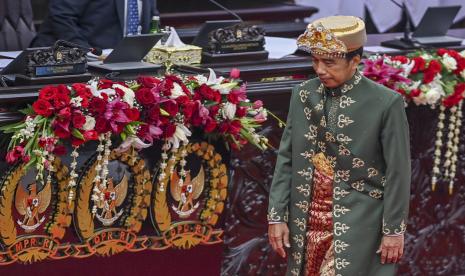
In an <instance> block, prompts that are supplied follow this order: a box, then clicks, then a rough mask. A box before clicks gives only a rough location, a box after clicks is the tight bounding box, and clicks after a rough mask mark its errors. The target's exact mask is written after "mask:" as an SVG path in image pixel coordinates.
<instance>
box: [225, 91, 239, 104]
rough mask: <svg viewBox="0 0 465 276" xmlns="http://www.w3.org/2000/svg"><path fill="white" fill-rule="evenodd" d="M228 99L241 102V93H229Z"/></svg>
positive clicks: (234, 102) (233, 102)
mask: <svg viewBox="0 0 465 276" xmlns="http://www.w3.org/2000/svg"><path fill="white" fill-rule="evenodd" d="M227 98H228V101H229V102H230V103H232V104H238V103H239V94H237V93H232V92H231V93H229V94H228V97H227Z"/></svg>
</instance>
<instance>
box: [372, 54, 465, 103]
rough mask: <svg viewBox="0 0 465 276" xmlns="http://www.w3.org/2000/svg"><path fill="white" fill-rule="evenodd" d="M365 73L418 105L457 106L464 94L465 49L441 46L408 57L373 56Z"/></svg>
mask: <svg viewBox="0 0 465 276" xmlns="http://www.w3.org/2000/svg"><path fill="white" fill-rule="evenodd" d="M363 74H364V75H365V76H366V77H368V78H370V79H372V80H374V81H376V82H378V83H380V84H383V85H385V86H387V87H389V88H391V89H393V90H395V91H397V92H399V93H401V94H402V95H403V96H404V97H405V99H406V100H408V101H413V102H414V103H415V104H416V105H427V104H428V105H431V106H432V107H435V106H438V105H441V104H442V105H444V106H445V107H447V108H450V107H452V106H454V105H458V104H459V102H460V101H461V100H463V98H464V97H465V93H464V92H465V51H462V52H460V53H458V52H457V51H455V50H448V49H438V50H437V51H435V52H427V51H419V52H415V53H413V54H411V55H409V56H393V57H391V56H379V55H378V56H372V57H370V58H368V59H366V60H365V61H364V66H363Z"/></svg>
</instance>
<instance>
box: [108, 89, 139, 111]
mask: <svg viewBox="0 0 465 276" xmlns="http://www.w3.org/2000/svg"><path fill="white" fill-rule="evenodd" d="M113 88H114V89H116V88H119V89H121V90H122V91H123V92H124V95H123V101H125V102H126V103H128V104H129V106H130V107H133V106H134V97H135V96H136V95H135V94H134V91H132V89H131V88H128V87H126V86H123V85H121V84H113Z"/></svg>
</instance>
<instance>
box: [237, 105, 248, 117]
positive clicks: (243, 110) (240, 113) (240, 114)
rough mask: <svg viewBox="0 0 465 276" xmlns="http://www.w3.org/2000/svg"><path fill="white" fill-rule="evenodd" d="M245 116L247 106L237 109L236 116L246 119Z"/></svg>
mask: <svg viewBox="0 0 465 276" xmlns="http://www.w3.org/2000/svg"><path fill="white" fill-rule="evenodd" d="M245 115H247V107H245V106H239V107H238V108H237V109H236V116H237V117H239V118H242V117H244V116H245Z"/></svg>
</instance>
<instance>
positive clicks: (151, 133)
mask: <svg viewBox="0 0 465 276" xmlns="http://www.w3.org/2000/svg"><path fill="white" fill-rule="evenodd" d="M162 134H163V131H162V130H161V128H159V127H158V126H155V125H141V126H140V129H139V131H138V132H137V136H138V137H139V138H140V139H142V140H143V141H147V142H149V143H153V140H154V138H155V139H158V138H159V137H160V135H162Z"/></svg>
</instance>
